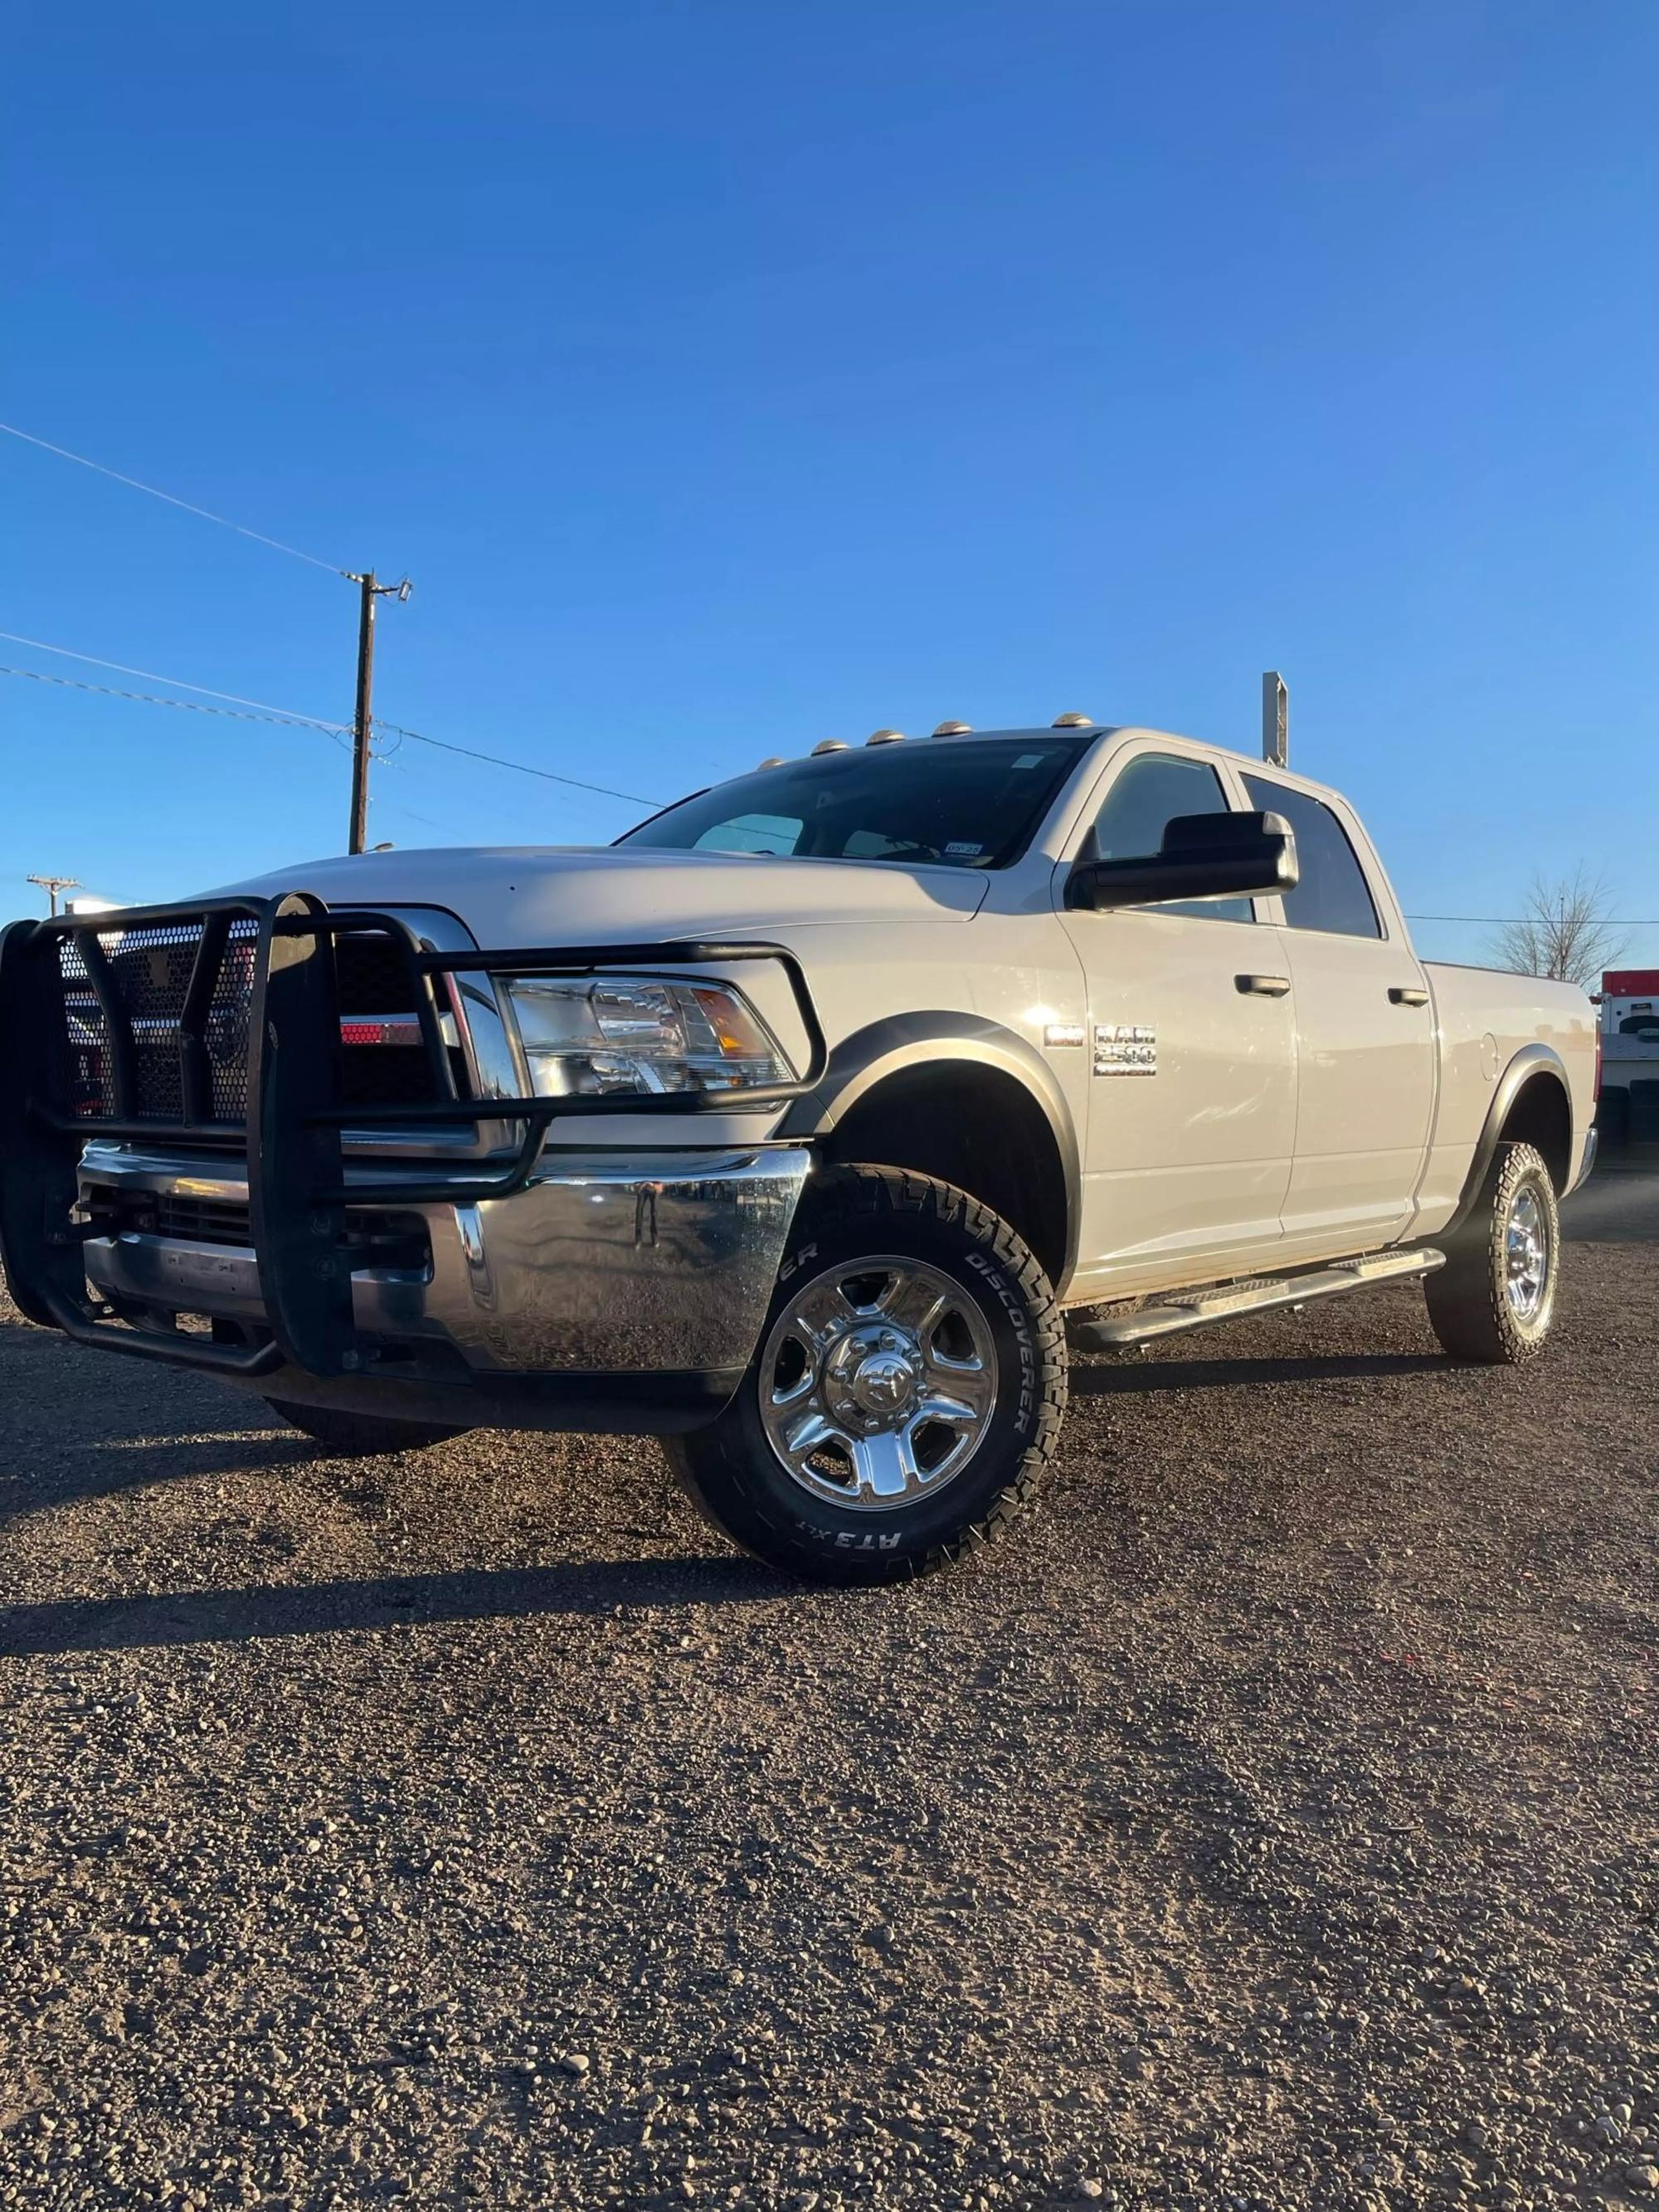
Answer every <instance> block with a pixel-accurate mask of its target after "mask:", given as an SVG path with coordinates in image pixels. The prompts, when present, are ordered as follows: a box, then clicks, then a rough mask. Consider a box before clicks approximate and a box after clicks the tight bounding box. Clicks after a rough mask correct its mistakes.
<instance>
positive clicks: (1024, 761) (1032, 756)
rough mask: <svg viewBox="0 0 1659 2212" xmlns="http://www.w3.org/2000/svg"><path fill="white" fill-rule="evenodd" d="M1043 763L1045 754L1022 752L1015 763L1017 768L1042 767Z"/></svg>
mask: <svg viewBox="0 0 1659 2212" xmlns="http://www.w3.org/2000/svg"><path fill="white" fill-rule="evenodd" d="M1042 763H1043V755H1042V753H1022V754H1021V755H1020V757H1019V758H1018V760H1017V761H1016V762H1015V763H1014V766H1015V767H1016V768H1041V767H1042Z"/></svg>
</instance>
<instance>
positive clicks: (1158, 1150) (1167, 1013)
mask: <svg viewBox="0 0 1659 2212" xmlns="http://www.w3.org/2000/svg"><path fill="white" fill-rule="evenodd" d="M1230 805H1231V794H1230V792H1229V788H1228V786H1227V785H1226V784H1225V782H1224V781H1223V779H1222V776H1221V775H1220V774H1219V773H1218V769H1217V768H1216V765H1215V763H1213V762H1212V761H1211V760H1210V759H1209V758H1207V757H1206V756H1205V755H1204V754H1203V752H1202V751H1201V750H1199V749H1198V748H1196V747H1194V748H1193V749H1191V750H1188V749H1186V748H1185V747H1183V746H1182V745H1181V744H1179V743H1178V741H1175V740H1171V739H1168V738H1158V739H1153V740H1149V741H1142V742H1140V743H1139V744H1137V745H1135V746H1134V747H1133V748H1132V749H1130V750H1127V752H1125V753H1121V754H1118V755H1116V756H1115V757H1114V759H1113V760H1112V762H1111V763H1109V769H1108V771H1107V781H1106V783H1105V785H1104V787H1103V790H1102V792H1101V793H1099V794H1098V796H1097V804H1096V805H1095V809H1094V812H1093V816H1092V821H1091V828H1090V829H1089V830H1088V831H1087V832H1086V834H1085V836H1084V838H1083V840H1082V842H1080V844H1079V848H1078V849H1077V851H1076V852H1075V853H1074V854H1073V855H1072V856H1071V859H1072V860H1077V859H1082V858H1094V859H1099V860H1114V859H1126V858H1128V857H1129V856H1131V855H1134V854H1143V853H1155V852H1157V851H1158V848H1159V846H1160V845H1161V844H1162V842H1163V837H1164V823H1166V822H1167V821H1169V820H1170V817H1172V816H1175V815H1179V814H1206V813H1211V812H1225V811H1228V810H1229V807H1230ZM1069 865H1070V863H1069V861H1068V863H1067V866H1069ZM1063 877H1064V871H1063V870H1062V872H1061V880H1062V881H1063ZM1061 919H1062V921H1063V922H1064V925H1065V927H1066V932H1067V933H1068V935H1069V936H1070V937H1071V939H1072V941H1073V944H1074V945H1076V947H1077V950H1078V953H1079V957H1080V958H1081V960H1082V963H1083V967H1084V971H1085V976H1086V979H1087V987H1088V1000H1089V1030H1088V1035H1087V1037H1086V1039H1085V1050H1086V1051H1087V1053H1088V1054H1089V1064H1090V1066H1091V1070H1092V1073H1091V1079H1090V1084H1089V1111H1088V1122H1087V1131H1086V1137H1085V1146H1086V1157H1085V1188H1084V1206H1083V1221H1082V1229H1081V1239H1080V1245H1079V1281H1080V1282H1081V1281H1084V1280H1085V1279H1086V1280H1089V1282H1090V1285H1091V1287H1093V1288H1095V1289H1097V1290H1098V1291H1101V1292H1102V1293H1103V1294H1109V1292H1110V1291H1112V1290H1113V1289H1114V1288H1119V1287H1121V1288H1122V1289H1124V1290H1126V1291H1127V1290H1138V1289H1141V1288H1146V1289H1152V1288H1156V1287H1158V1285H1162V1284H1171V1283H1182V1282H1187V1283H1191V1282H1200V1281H1203V1280H1204V1279H1206V1276H1218V1275H1223V1274H1229V1273H1238V1272H1243V1271H1244V1270H1246V1269H1249V1268H1252V1267H1259V1266H1261V1265H1264V1264H1266V1263H1267V1261H1269V1260H1271V1258H1272V1257H1273V1254H1274V1251H1275V1250H1276V1249H1277V1246H1278V1243H1279V1236H1280V1229H1279V1212H1280V1208H1281V1206H1282V1205H1283V1203H1284V1200H1285V1191H1286V1188H1287V1186H1288V1183H1289V1180H1290V1164H1291V1141H1292V1137H1293V1133H1294V1127H1295V1115H1296V1087H1295V1066H1294V1051H1295V1045H1294V1029H1293V1023H1292V1016H1291V986H1290V976H1289V970H1288V967H1287V964H1286V961H1285V952H1284V948H1283V945H1282V943H1281V939H1280V933H1279V930H1278V929H1277V928H1275V927H1273V924H1272V922H1271V921H1258V920H1257V919H1256V908H1255V903H1254V902H1252V901H1251V900H1249V899H1207V900H1194V901H1191V902H1185V903H1182V904H1180V905H1170V906H1159V907H1139V908H1120V909H1117V910H1115V911H1113V912H1110V913H1104V914H1094V913H1079V912H1074V911H1062V915H1061Z"/></svg>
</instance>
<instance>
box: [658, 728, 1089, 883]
mask: <svg viewBox="0 0 1659 2212" xmlns="http://www.w3.org/2000/svg"><path fill="white" fill-rule="evenodd" d="M1096 734H1097V733H1096V732H1092V731H1091V732H1090V733H1089V734H1088V735H1087V736H1085V737H1081V738H969V739H967V740H966V741H964V742H961V743H958V742H956V741H949V742H946V741H942V740H939V739H933V740H923V741H922V742H921V743H919V744H886V745H877V746H873V747H871V748H870V749H868V750H865V749H863V748H860V750H858V751H856V752H853V751H848V752H844V753H824V754H821V755H819V756H818V757H817V758H811V757H809V758H807V759H805V760H796V761H786V762H784V763H782V764H781V766H779V767H777V768H768V769H757V771H756V773H755V774H754V775H740V776H737V777H734V778H733V780H732V781H731V782H730V783H721V784H717V785H716V786H715V787H714V789H713V790H712V791H705V792H702V793H699V794H698V796H697V797H696V798H695V799H682V800H681V801H680V803H679V805H678V806H671V807H669V808H668V810H667V811H666V812H665V813H662V814H658V815H654V816H653V817H652V819H651V820H650V821H649V822H642V823H641V824H640V826H639V828H638V829H630V830H629V833H628V835H627V836H625V837H619V838H618V839H617V843H618V844H619V845H655V846H661V847H666V848H669V849H670V850H671V851H674V852H680V853H771V854H791V855H793V856H794V857H796V858H798V859H802V860H809V859H810V860H901V861H902V860H910V861H916V860H927V861H936V862H938V863H939V864H940V865H941V866H945V867H948V868H1006V866H1008V864H1009V862H1010V861H1011V860H1018V858H1019V855H1020V854H1022V853H1023V852H1024V850H1025V848H1026V846H1027V845H1028V844H1030V841H1031V838H1032V836H1033V834H1034V833H1035V831H1036V827H1037V824H1038V823H1040V822H1041V821H1042V817H1043V816H1044V815H1045V814H1046V813H1047V812H1048V807H1049V805H1050V804H1051V803H1052V801H1053V799H1054V795H1055V793H1057V792H1058V791H1059V789H1060V785H1061V784H1062V783H1063V782H1064V781H1065V780H1066V776H1067V775H1069V774H1070V773H1071V771H1072V769H1073V768H1074V767H1075V766H1076V764H1077V763H1078V761H1079V759H1080V758H1081V757H1082V756H1083V754H1084V752H1085V750H1087V749H1088V747H1089V746H1090V745H1091V744H1093V743H1094V741H1095V736H1096Z"/></svg>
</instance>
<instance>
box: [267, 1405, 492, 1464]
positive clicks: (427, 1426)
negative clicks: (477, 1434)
mask: <svg viewBox="0 0 1659 2212" xmlns="http://www.w3.org/2000/svg"><path fill="white" fill-rule="evenodd" d="M265 1403H266V1405H267V1406H269V1407H270V1410H271V1412H272V1413H279V1414H281V1416H282V1418H283V1420H285V1421H286V1422H287V1423H288V1425H289V1427H290V1428H293V1429H300V1430H301V1431H303V1432H304V1433H305V1434H306V1435H307V1436H308V1437H313V1438H314V1439H315V1440H316V1442H317V1443H319V1444H321V1445H322V1447H323V1449H324V1450H325V1451H326V1452H328V1453H329V1454H330V1455H331V1456H332V1457H333V1458H335V1459H374V1458H376V1457H378V1456H379V1455H380V1454H381V1453H383V1452H397V1451H424V1450H425V1449H426V1447H427V1446H428V1444H440V1443H443V1441H444V1439H445V1438H446V1437H464V1436H465V1434H466V1433H467V1432H466V1431H465V1429H464V1428H459V1429H452V1428H446V1427H444V1426H443V1425H441V1423H439V1422H436V1421H400V1420H398V1419H397V1417H396V1416H395V1415H394V1414H391V1413H346V1412H344V1411H343V1410H342V1408H340V1407H337V1406H296V1405H295V1404H294V1403H293V1401H291V1400H289V1399H287V1398H267V1399H266V1400H265Z"/></svg>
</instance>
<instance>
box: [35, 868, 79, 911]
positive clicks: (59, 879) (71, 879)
mask: <svg viewBox="0 0 1659 2212" xmlns="http://www.w3.org/2000/svg"><path fill="white" fill-rule="evenodd" d="M29 881H30V882H31V883H32V884H40V888H41V890H43V891H44V892H45V893H46V896H47V897H48V898H49V899H50V900H51V901H52V913H53V915H54V916H55V915H56V914H57V912H58V892H59V891H78V890H80V888H81V878H79V877H78V876H31V877H30V878H29Z"/></svg>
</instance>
